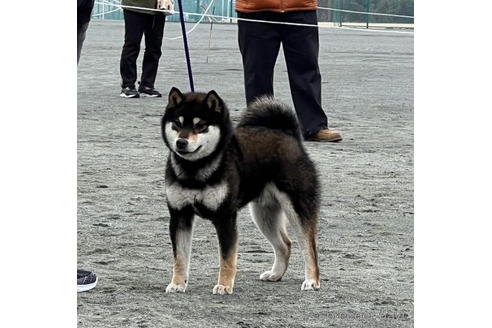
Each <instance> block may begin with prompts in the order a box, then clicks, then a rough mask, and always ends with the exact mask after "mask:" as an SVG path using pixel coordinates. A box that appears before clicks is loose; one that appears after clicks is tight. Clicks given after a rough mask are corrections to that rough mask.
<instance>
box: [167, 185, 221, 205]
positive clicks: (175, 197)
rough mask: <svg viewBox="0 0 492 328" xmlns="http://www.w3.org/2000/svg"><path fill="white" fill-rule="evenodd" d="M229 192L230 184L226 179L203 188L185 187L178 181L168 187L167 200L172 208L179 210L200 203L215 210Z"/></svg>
mask: <svg viewBox="0 0 492 328" xmlns="http://www.w3.org/2000/svg"><path fill="white" fill-rule="evenodd" d="M227 194H228V185H227V182H226V181H222V182H220V183H218V184H215V185H212V186H207V187H205V188H203V189H190V188H183V187H182V186H181V185H180V184H179V183H177V182H175V183H173V184H171V185H168V186H167V187H166V195H167V201H168V203H169V205H170V206H171V207H172V208H174V209H177V210H180V209H182V208H183V207H185V206H187V205H194V204H197V203H198V204H201V205H203V206H205V207H206V208H208V209H209V210H211V211H215V210H217V209H218V208H219V207H220V205H222V203H223V202H224V200H225V199H226V197H227Z"/></svg>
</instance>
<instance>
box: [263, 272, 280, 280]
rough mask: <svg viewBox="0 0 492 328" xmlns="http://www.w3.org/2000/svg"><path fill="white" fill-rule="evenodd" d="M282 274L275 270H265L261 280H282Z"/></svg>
mask: <svg viewBox="0 0 492 328" xmlns="http://www.w3.org/2000/svg"><path fill="white" fill-rule="evenodd" d="M280 279H282V274H280V273H276V272H273V271H265V272H263V273H262V274H261V275H260V280H263V281H280Z"/></svg>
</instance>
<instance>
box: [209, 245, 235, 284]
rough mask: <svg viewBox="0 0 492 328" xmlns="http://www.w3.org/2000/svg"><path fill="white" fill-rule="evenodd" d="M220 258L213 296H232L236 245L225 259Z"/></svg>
mask: <svg viewBox="0 0 492 328" xmlns="http://www.w3.org/2000/svg"><path fill="white" fill-rule="evenodd" d="M219 258H220V270H219V279H218V282H217V286H215V288H214V290H213V292H214V294H232V292H233V289H234V279H235V278H236V272H237V269H236V263H237V243H236V245H234V247H233V248H232V249H231V251H230V254H229V255H228V256H227V258H225V259H224V258H223V257H222V256H220V255H219Z"/></svg>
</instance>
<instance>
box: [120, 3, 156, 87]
mask: <svg viewBox="0 0 492 328" xmlns="http://www.w3.org/2000/svg"><path fill="white" fill-rule="evenodd" d="M123 14H124V18H125V44H124V45H123V50H122V51H121V60H120V74H121V79H122V83H121V87H122V88H126V87H134V86H135V81H136V80H137V58H138V53H139V52H140V42H141V41H142V36H143V33H144V29H145V18H146V16H149V15H148V14H143V13H137V12H133V11H129V10H123Z"/></svg>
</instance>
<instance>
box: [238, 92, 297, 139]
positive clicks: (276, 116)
mask: <svg viewBox="0 0 492 328" xmlns="http://www.w3.org/2000/svg"><path fill="white" fill-rule="evenodd" d="M246 126H251V127H265V128H268V129H273V130H280V131H282V132H283V133H285V134H288V135H291V136H293V137H294V138H296V139H298V140H299V141H302V134H301V128H300V126H299V122H298V121H297V116H296V114H295V112H294V110H293V109H292V108H290V107H289V106H288V105H287V104H284V103H282V102H280V101H278V100H275V99H274V98H273V97H271V96H262V97H259V98H256V99H255V100H254V101H253V102H252V103H250V104H249V106H248V109H247V110H246V113H244V114H243V116H242V118H241V120H240V122H239V125H238V127H246Z"/></svg>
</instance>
